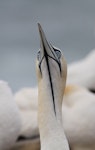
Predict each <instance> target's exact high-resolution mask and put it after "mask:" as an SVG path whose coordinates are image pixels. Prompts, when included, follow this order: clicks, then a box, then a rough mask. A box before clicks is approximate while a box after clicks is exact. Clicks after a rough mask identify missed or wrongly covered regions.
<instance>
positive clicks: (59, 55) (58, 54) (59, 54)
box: [54, 49, 61, 59]
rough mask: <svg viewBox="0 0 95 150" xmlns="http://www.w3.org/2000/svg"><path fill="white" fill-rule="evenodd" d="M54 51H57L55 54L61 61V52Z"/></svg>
mask: <svg viewBox="0 0 95 150" xmlns="http://www.w3.org/2000/svg"><path fill="white" fill-rule="evenodd" d="M54 51H55V53H56V55H57V57H58V59H60V57H61V52H60V51H59V50H57V49H54Z"/></svg>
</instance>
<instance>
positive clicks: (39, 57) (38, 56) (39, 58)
mask: <svg viewBox="0 0 95 150" xmlns="http://www.w3.org/2000/svg"><path fill="white" fill-rule="evenodd" d="M37 59H38V61H40V60H41V52H40V51H39V52H38V53H37Z"/></svg>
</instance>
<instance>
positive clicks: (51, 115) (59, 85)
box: [37, 24, 69, 150]
mask: <svg viewBox="0 0 95 150" xmlns="http://www.w3.org/2000/svg"><path fill="white" fill-rule="evenodd" d="M38 27H39V33H40V38H41V49H40V51H39V53H38V60H37V76H38V123H39V131H40V138H41V149H44V150H48V149H52V150H58V149H59V147H60V149H62V150H69V147H68V142H67V139H66V137H65V133H64V130H63V127H62V110H61V109H62V108H61V107H62V99H63V91H64V88H65V82H66V73H67V67H66V63H65V61H64V57H63V56H62V55H61V51H59V50H57V49H55V48H54V47H53V46H52V45H51V44H49V43H48V41H47V40H46V37H45V34H44V32H43V30H42V28H41V26H40V24H39V25H38Z"/></svg>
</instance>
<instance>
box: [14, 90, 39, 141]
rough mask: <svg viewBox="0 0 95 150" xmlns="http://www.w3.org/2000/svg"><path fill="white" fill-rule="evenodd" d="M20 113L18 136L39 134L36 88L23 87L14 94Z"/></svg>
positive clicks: (32, 136) (35, 135)
mask: <svg viewBox="0 0 95 150" xmlns="http://www.w3.org/2000/svg"><path fill="white" fill-rule="evenodd" d="M14 99H15V101H16V104H17V105H18V108H19V112H20V115H21V122H22V126H21V131H20V134H19V135H20V137H23V138H25V137H26V138H28V137H31V138H34V137H37V136H38V135H39V132H38V122H37V105H38V89H37V88H23V89H21V90H20V91H18V92H16V93H15V95H14Z"/></svg>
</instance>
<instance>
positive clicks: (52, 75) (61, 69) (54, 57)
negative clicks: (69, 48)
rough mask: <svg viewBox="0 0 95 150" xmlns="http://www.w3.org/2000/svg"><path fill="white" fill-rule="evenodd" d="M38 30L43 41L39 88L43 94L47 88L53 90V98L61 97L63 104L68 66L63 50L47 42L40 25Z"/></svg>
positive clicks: (38, 56) (38, 55)
mask: <svg viewBox="0 0 95 150" xmlns="http://www.w3.org/2000/svg"><path fill="white" fill-rule="evenodd" d="M38 29H39V34H40V41H41V45H40V50H39V52H38V54H37V62H36V70H37V77H38V87H39V89H40V91H43V93H44V89H45V88H48V89H51V91H50V92H51V95H52V98H53V99H55V98H57V97H59V99H60V100H61V103H62V99H63V93H64V92H63V91H64V88H65V82H66V76H67V65H66V62H65V59H64V56H63V54H62V52H61V50H59V49H58V48H55V47H53V46H52V45H51V44H50V43H49V42H48V41H47V39H46V36H45V34H44V31H43V29H42V27H41V25H40V24H39V23H38ZM45 85H46V86H45ZM42 88H43V89H42Z"/></svg>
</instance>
